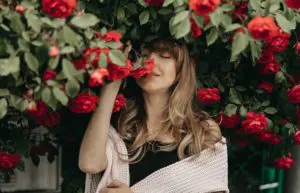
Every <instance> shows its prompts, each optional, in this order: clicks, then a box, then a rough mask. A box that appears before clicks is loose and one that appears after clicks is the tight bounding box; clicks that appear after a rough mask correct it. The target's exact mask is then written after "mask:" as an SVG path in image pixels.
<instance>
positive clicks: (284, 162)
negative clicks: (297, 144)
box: [274, 155, 294, 169]
mask: <svg viewBox="0 0 300 193" xmlns="http://www.w3.org/2000/svg"><path fill="white" fill-rule="evenodd" d="M274 162H275V166H276V167H277V168H279V169H288V168H291V167H292V165H293V164H294V160H293V159H292V158H291V155H289V156H287V157H286V156H284V157H278V158H276V159H275V161H274Z"/></svg>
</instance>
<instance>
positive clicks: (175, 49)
mask: <svg viewBox="0 0 300 193" xmlns="http://www.w3.org/2000/svg"><path fill="white" fill-rule="evenodd" d="M142 48H143V49H142V50H144V51H145V50H146V51H150V52H170V54H172V55H173V57H175V58H176V59H178V55H179V52H180V45H179V44H178V43H177V42H175V41H172V40H157V41H155V42H151V43H147V44H144V45H143V46H142Z"/></svg>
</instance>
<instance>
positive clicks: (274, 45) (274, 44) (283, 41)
mask: <svg viewBox="0 0 300 193" xmlns="http://www.w3.org/2000/svg"><path fill="white" fill-rule="evenodd" d="M289 38H290V34H288V33H284V32H278V35H276V36H274V37H272V38H271V39H270V40H268V43H267V44H266V45H265V47H266V48H267V49H268V50H269V51H271V52H283V51H284V50H285V49H286V47H287V46H288V45H289V43H290V41H289Z"/></svg>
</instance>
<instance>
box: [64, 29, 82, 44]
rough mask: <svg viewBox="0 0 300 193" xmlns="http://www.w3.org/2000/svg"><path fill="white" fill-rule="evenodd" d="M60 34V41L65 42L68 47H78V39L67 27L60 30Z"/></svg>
mask: <svg viewBox="0 0 300 193" xmlns="http://www.w3.org/2000/svg"><path fill="white" fill-rule="evenodd" d="M60 33H61V38H62V41H64V42H66V43H68V44H70V45H73V46H76V47H78V45H79V43H80V41H79V37H78V35H77V33H75V32H74V31H73V30H72V29H71V28H70V27H69V26H67V25H65V26H64V27H63V28H62V31H60Z"/></svg>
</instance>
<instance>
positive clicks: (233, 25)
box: [225, 23, 242, 32]
mask: <svg viewBox="0 0 300 193" xmlns="http://www.w3.org/2000/svg"><path fill="white" fill-rule="evenodd" d="M240 27H242V25H241V24H238V23H233V24H231V25H228V26H227V27H226V29H225V32H230V31H233V30H236V29H238V28H240Z"/></svg>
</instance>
